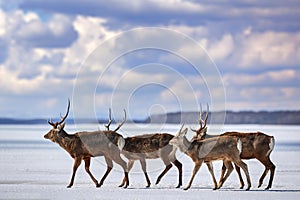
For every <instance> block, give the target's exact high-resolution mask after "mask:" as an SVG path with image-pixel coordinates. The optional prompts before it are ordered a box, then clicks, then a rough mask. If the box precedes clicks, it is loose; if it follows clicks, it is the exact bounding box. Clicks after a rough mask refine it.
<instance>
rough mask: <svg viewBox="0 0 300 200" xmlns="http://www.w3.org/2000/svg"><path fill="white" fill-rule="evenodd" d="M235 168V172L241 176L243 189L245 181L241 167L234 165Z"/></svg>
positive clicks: (241, 187)
mask: <svg viewBox="0 0 300 200" xmlns="http://www.w3.org/2000/svg"><path fill="white" fill-rule="evenodd" d="M234 166H235V170H236V172H237V174H238V176H239V179H240V189H243V188H244V186H245V184H244V180H243V177H242V174H241V168H240V167H239V166H237V165H236V164H234Z"/></svg>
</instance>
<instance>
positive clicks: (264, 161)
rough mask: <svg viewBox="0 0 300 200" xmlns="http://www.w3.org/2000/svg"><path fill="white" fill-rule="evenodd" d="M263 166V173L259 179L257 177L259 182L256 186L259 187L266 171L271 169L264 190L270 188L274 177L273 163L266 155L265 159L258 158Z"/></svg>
mask: <svg viewBox="0 0 300 200" xmlns="http://www.w3.org/2000/svg"><path fill="white" fill-rule="evenodd" d="M258 160H259V161H260V162H261V163H262V164H263V165H264V166H265V171H264V173H263V174H262V175H261V177H260V179H259V184H258V187H260V186H261V185H262V184H263V181H264V178H265V176H266V175H267V173H268V171H269V170H270V171H271V175H270V179H269V184H268V186H267V187H266V188H265V189H266V190H268V189H270V188H271V187H272V182H273V178H274V173H275V168H276V167H275V165H274V164H273V163H272V161H271V160H270V158H269V157H266V158H265V159H258Z"/></svg>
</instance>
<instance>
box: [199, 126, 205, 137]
mask: <svg viewBox="0 0 300 200" xmlns="http://www.w3.org/2000/svg"><path fill="white" fill-rule="evenodd" d="M206 133H207V127H205V128H204V129H203V130H202V131H201V132H200V136H205V135H206Z"/></svg>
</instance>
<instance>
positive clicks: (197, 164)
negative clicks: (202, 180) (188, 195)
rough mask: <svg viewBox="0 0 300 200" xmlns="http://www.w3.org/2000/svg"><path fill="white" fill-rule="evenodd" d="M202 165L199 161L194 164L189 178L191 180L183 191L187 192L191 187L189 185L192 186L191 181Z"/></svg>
mask: <svg viewBox="0 0 300 200" xmlns="http://www.w3.org/2000/svg"><path fill="white" fill-rule="evenodd" d="M202 163H203V161H200V162H196V163H195V166H194V169H193V174H192V176H191V179H190V181H189V183H188V185H187V186H186V187H185V188H184V190H188V189H189V188H190V187H191V185H192V183H193V180H194V178H195V175H196V174H197V172H198V170H199V169H200V167H201V165H202Z"/></svg>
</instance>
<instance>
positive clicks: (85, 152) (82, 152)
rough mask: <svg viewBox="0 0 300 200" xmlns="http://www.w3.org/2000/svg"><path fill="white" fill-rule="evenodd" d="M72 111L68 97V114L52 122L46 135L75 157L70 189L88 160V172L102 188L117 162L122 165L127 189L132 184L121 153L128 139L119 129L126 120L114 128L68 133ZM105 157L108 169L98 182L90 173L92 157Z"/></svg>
mask: <svg viewBox="0 0 300 200" xmlns="http://www.w3.org/2000/svg"><path fill="white" fill-rule="evenodd" d="M69 110H70V100H68V108H67V112H66V114H65V116H63V117H62V116H61V120H60V121H59V122H52V120H51V119H50V121H48V123H49V124H50V125H51V126H52V129H51V130H50V131H49V132H48V133H47V134H45V135H44V138H45V139H48V140H51V141H52V142H54V143H57V144H59V146H60V147H62V148H63V149H64V150H66V151H67V152H68V153H69V154H70V156H71V157H72V158H73V159H74V165H73V172H72V177H71V180H70V183H69V185H68V186H67V187H68V188H71V187H72V186H73V183H74V179H75V174H76V171H77V168H78V167H79V166H80V164H81V162H82V160H83V161H84V162H85V171H86V172H87V174H88V175H89V176H90V178H91V179H92V181H93V182H94V183H95V185H96V187H101V186H102V185H103V183H104V180H105V179H106V177H107V176H108V174H109V173H110V171H111V170H112V168H113V162H112V161H114V162H116V163H117V164H119V165H120V166H121V167H122V168H123V170H124V177H125V178H124V179H125V182H126V183H125V184H124V185H122V186H124V188H126V187H127V186H128V185H129V179H128V169H127V163H126V162H125V161H124V160H123V159H122V158H121V156H120V153H121V151H122V148H123V147H124V144H125V140H124V138H123V137H122V135H120V134H118V133H117V130H118V129H119V128H120V127H121V126H122V125H123V124H124V122H125V119H123V121H122V122H121V124H120V125H119V126H118V127H117V128H116V129H115V130H113V131H101V130H98V131H93V132H87V131H84V132H76V133H74V134H68V133H67V132H66V131H65V130H64V127H65V120H66V118H67V117H68V114H69ZM96 156H104V158H105V161H106V164H107V169H106V172H105V174H104V176H103V177H102V179H101V181H100V182H99V183H98V182H97V179H96V178H95V177H94V176H93V175H92V173H91V172H90V162H91V158H92V157H96Z"/></svg>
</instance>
